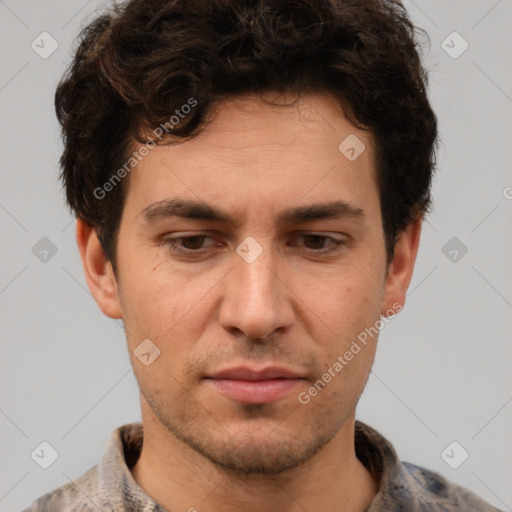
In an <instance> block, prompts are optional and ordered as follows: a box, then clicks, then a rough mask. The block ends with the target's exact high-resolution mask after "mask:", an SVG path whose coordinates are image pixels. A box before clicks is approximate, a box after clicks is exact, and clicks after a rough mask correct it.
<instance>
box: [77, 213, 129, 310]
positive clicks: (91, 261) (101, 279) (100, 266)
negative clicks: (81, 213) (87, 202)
mask: <svg viewBox="0 0 512 512" xmlns="http://www.w3.org/2000/svg"><path fill="white" fill-rule="evenodd" d="M76 242H77V244H78V250H79V251H80V257H81V259H82V266H83V268H84V274H85V279H86V281H87V285H88V286H89V290H91V293H92V296H93V297H94V299H95V300H96V302H97V304H98V306H99V308H100V309H101V311H102V312H103V314H104V315H106V316H108V317H110V318H122V317H123V315H122V312H121V305H120V301H119V296H118V288H117V283H116V279H115V276H114V271H113V269H112V264H111V263H110V261H108V260H107V258H106V256H105V253H104V251H103V248H102V247H101V244H100V241H99V239H98V236H97V234H96V230H95V229H94V228H93V227H92V226H90V225H89V224H87V223H86V222H84V221H82V220H80V219H77V221H76Z"/></svg>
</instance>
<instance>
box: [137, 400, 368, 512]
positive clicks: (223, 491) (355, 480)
mask: <svg viewBox="0 0 512 512" xmlns="http://www.w3.org/2000/svg"><path fill="white" fill-rule="evenodd" d="M142 413H143V414H142V418H143V425H144V442H143V448H142V452H141V455H140V457H139V459H138V461H137V463H136V464H135V466H134V467H133V468H132V469H131V471H132V474H133V477H134V479H135V480H136V482H137V483H138V485H139V486H140V487H142V489H144V491H145V492H146V494H147V495H148V496H150V497H151V498H152V499H154V500H155V501H156V502H157V503H159V504H160V505H161V506H163V507H164V508H166V509H168V510H186V511H189V512H194V511H201V510H208V511H209V512H220V511H222V512H231V511H238V510H241V509H242V510H244V511H246V512H256V511H261V510H280V511H283V512H299V511H300V512H303V511H304V510H308V511H310V512H315V511H318V512H320V511H322V512H325V511H335V510H343V511H344V512H363V511H365V510H366V509H367V508H368V506H369V505H370V503H371V502H372V500H373V498H374V496H375V494H376V493H377V490H378V483H377V481H376V479H375V478H374V477H373V476H372V475H371V474H370V472H369V471H368V470H367V469H366V468H365V467H364V465H363V464H362V463H361V462H360V461H359V459H358V458H357V456H356V453H355V446H354V416H353V415H352V416H351V417H350V418H347V420H346V421H345V422H344V423H343V425H342V426H341V428H340V430H339V431H338V433H337V434H336V436H335V437H334V438H333V439H332V440H331V442H330V443H328V444H327V445H326V446H325V447H324V448H323V449H322V450H321V451H320V452H319V453H317V454H316V455H315V456H314V457H312V458H311V459H309V460H308V461H307V462H305V463H304V464H302V465H301V466H299V467H297V468H294V469H292V470H288V471H285V472H283V473H281V474H279V475H261V474H257V475H254V474H253V475H240V474H233V473H231V472H227V471H226V470H224V469H222V468H219V467H217V466H216V465H215V464H213V463H212V462H210V461H209V460H207V459H205V458H204V457H203V456H202V455H200V454H198V453H197V452H195V451H194V450H193V449H192V448H190V447H189V446H188V445H186V444H184V443H183V442H181V441H180V440H178V439H176V438H175V437H174V436H173V435H172V434H170V433H169V432H168V431H167V430H166V429H165V428H164V426H163V425H162V424H161V423H160V422H159V421H158V420H157V419H156V418H155V417H154V416H153V415H152V414H151V411H150V410H148V408H146V407H143V408H142Z"/></svg>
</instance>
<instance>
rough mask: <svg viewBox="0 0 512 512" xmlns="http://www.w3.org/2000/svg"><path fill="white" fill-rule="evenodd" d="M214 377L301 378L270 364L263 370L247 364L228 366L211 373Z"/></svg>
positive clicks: (241, 378)
mask: <svg viewBox="0 0 512 512" xmlns="http://www.w3.org/2000/svg"><path fill="white" fill-rule="evenodd" d="M209 378H212V379H236V380H272V379H300V378H302V377H301V376H300V375H299V374H298V373H295V372H293V371H292V370H288V369H287V368H282V367H278V366H269V367H267V368H263V369H261V370H255V369H251V368H248V367H246V366H237V367H235V368H228V369H226V370H222V371H219V372H217V373H214V374H213V375H211V377H209Z"/></svg>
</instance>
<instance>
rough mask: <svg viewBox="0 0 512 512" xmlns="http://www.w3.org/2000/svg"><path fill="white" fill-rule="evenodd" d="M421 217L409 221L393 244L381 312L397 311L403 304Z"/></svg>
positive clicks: (412, 264)
mask: <svg viewBox="0 0 512 512" xmlns="http://www.w3.org/2000/svg"><path fill="white" fill-rule="evenodd" d="M422 220H423V218H422V217H420V218H418V219H417V220H415V221H413V222H411V223H410V224H409V225H408V226H407V228H406V229H405V230H404V231H403V232H402V234H401V236H400V238H399V239H398V240H397V242H396V244H395V250H394V252H393V261H392V262H391V263H390V264H389V268H388V276H387V278H386V284H385V294H384V301H383V303H382V310H381V314H382V315H385V314H386V312H388V314H389V312H390V310H392V311H396V312H398V311H399V310H400V309H402V307H403V306H404V304H405V296H406V294H407V289H408V288H409V284H410V282H411V278H412V272H413V270H414V263H415V262H416V255H417V254H418V247H419V245H420V234H421V223H422Z"/></svg>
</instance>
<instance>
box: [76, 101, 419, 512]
mask: <svg viewBox="0 0 512 512" xmlns="http://www.w3.org/2000/svg"><path fill="white" fill-rule="evenodd" d="M283 98H284V97H283ZM283 98H281V100H280V101H281V102H282V103H284V102H283V101H282V99H283ZM272 99H276V98H275V97H273V98H272ZM284 99H285V100H286V99H288V100H289V99H290V98H284ZM212 119H213V120H212V122H211V123H210V124H209V125H208V127H207V128H206V129H205V130H204V131H203V132H202V133H201V134H200V135H199V136H198V137H196V138H194V139H191V140H190V141H187V142H185V143H183V144H179V145H173V146H159V147H156V148H155V149H152V150H151V151H150V152H149V154H148V155H147V156H146V157H145V158H144V159H143V160H142V161H141V162H140V163H139V164H138V165H137V167H136V168H135V169H134V170H133V171H132V173H131V174H130V176H129V180H130V186H129V190H128V194H127V198H126V203H125V207H124V210H123V215H122V220H121V225H120V231H119V239H118V246H117V255H118V269H117V270H118V275H117V278H116V277H115V275H114V273H113V269H112V266H111V264H110V262H108V261H106V259H105V255H104V253H103V250H102V248H101V245H100V244H99V241H98V238H97V236H96V233H95V231H94V229H92V228H91V227H90V226H88V225H87V224H85V223H83V222H81V221H78V222H77V242H78V246H79V249H80V254H81V258H82V263H83V267H84V271H85V276H86V279H87V282H88V285H89V288H90V289H91V292H92V294H93V296H94V297H95V299H96V301H97V303H98V305H99V307H100V308H101V310H102V311H103V313H104V314H105V315H107V316H109V317H111V318H123V321H124V324H125V327H126V333H127V343H128V348H129V352H130V357H131V360H132V365H133V369H134V372H135V376H136V378H137V381H138V383H139V386H140V391H141V394H140V396H141V409H142V421H143V425H144V446H143V449H142V453H141V456H140V458H139V460H138V462H137V464H136V465H135V466H134V467H133V468H132V474H133V476H134V478H135V480H136V481H137V482H138V484H139V485H140V486H141V487H142V488H143V489H144V490H145V491H146V493H147V494H148V495H149V496H151V497H152V498H153V499H155V500H156V501H157V502H158V503H160V504H161V505H162V506H164V507H166V508H168V509H170V510H184V511H186V510H190V511H192V510H198V511H201V510H208V511H211V512H216V511H223V512H226V511H228V512H229V511H235V510H240V509H242V510H245V511H248V512H251V511H261V510H282V511H286V512H294V511H299V510H300V511H303V510H308V511H310V512H315V511H334V510H344V511H346V512H352V511H353V512H356V511H361V512H362V511H364V510H365V509H366V507H367V506H368V505H369V504H370V503H371V501H372V499H373V497H374V496H375V494H376V492H377V491H378V484H379V482H378V481H377V479H376V478H375V476H373V475H371V474H370V473H369V472H368V471H367V469H366V468H365V467H364V466H363V465H362V464H361V462H360V461H359V460H358V458H357V456H356V453H355V448H354V421H355V409H356V404H357V402H358V399H359V397H360V395H361V393H362V391H363V389H364V386H365V384H366V381H367V379H368V375H369V372H370V370H371V366H372V363H373V359H374V355H375V349H376V342H377V337H374V338H373V339H372V340H371V341H370V342H369V343H368V344H367V345H366V346H365V347H364V348H363V349H362V350H361V351H360V352H359V353H358V354H357V355H355V356H354V357H353V359H352V360H351V361H350V362H348V364H347V365H346V366H344V368H343V370H342V371H341V372H339V373H338V374H336V377H334V378H332V380H331V381H330V382H329V383H328V384H327V385H326V386H325V387H324V388H323V389H322V390H321V391H320V392H318V394H317V395H316V396H314V397H312V398H311V401H310V402H309V403H308V404H305V405H303V404H301V403H300V402H299V401H298V399H297V397H298V394H299V393H300V392H304V391H307V390H308V389H309V388H310V387H311V386H312V385H313V383H314V382H316V381H317V380H318V379H319V378H320V377H321V376H322V374H323V373H324V372H326V371H327V370H328V368H329V367H332V365H333V363H334V362H335V361H336V360H337V357H338V356H339V355H343V354H344V353H345V352H346V351H347V350H348V349H349V347H350V345H351V343H352V342H353V340H355V339H356V337H357V335H358V334H359V333H361V332H362V331H364V329H365V328H368V327H370V326H373V325H375V323H376V322H377V321H378V320H379V318H380V315H381V314H383V315H384V314H386V312H388V314H389V310H390V309H391V308H393V307H395V308H396V304H399V305H403V304H404V303H405V294H406V291H407V288H408V286H409V283H410V280H411V276H412V272H413V267H414V262H415V259H416V254H417V250H418V245H419V238H420V231H421V219H418V220H416V221H414V222H412V223H411V224H410V225H409V227H408V228H407V229H406V230H405V231H404V232H403V233H402V236H401V237H400V239H399V241H398V243H397V245H396V247H395V252H394V258H393V261H392V262H391V263H389V264H387V262H386V254H385V244H384V233H383V230H382V218H381V212H380V203H379V195H378V188H377V184H376V181H375V153H374V149H373V144H372V139H371V135H370V134H369V133H367V132H361V131H359V130H357V129H356V128H355V127H353V126H352V125H351V124H350V123H349V122H348V121H347V119H346V118H345V116H344V115H343V113H342V111H341V109H340V107H339V105H338V104H337V103H336V102H335V100H334V99H333V98H331V97H329V96H326V95H320V94H315V95H307V96H304V97H303V98H302V99H301V100H300V101H299V102H298V103H296V104H295V105H292V106H279V107H275V106H270V105H268V104H266V103H264V102H262V101H261V99H259V98H258V97H256V96H243V97H238V98H236V99H234V98H231V99H229V100H227V101H226V102H224V103H223V104H222V105H220V108H218V109H217V111H216V114H215V116H213V118H212ZM349 134H356V135H357V137H359V139H360V140H362V141H363V142H364V144H365V145H366V150H365V151H364V152H363V153H362V154H361V155H360V156H359V157H358V158H357V159H356V160H355V161H349V160H348V159H347V158H346V157H345V156H344V155H343V154H342V153H341V152H340V151H339V150H338V145H339V144H340V143H341V142H342V141H343V140H344V139H345V137H347V136H348V135H349ZM167 198H180V199H185V200H193V201H199V202H202V203H208V204H209V205H213V206H216V207H219V208H222V209H223V210H224V211H225V212H226V213H228V214H230V215H232V216H234V218H235V219H236V221H237V225H236V226H235V225H232V224H230V223H226V222H223V221H211V220H203V219H187V218H179V217H176V216H174V217H165V218H159V219H158V220H157V221H156V222H154V223H152V224H148V223H145V221H144V217H143V215H142V214H141V212H142V211H143V210H145V209H147V208H148V207H149V206H150V205H152V204H154V203H156V202H158V201H162V200H164V199H167ZM331 201H345V202H347V203H350V204H351V205H352V206H354V207H357V208H360V209H362V210H363V211H364V216H362V217H341V218H326V219H316V220H308V221H306V222H302V223H300V224H292V223H278V222H276V220H275V219H276V217H277V216H278V214H279V213H280V212H282V211H283V210H285V209H286V208H293V207H297V206H306V205H311V204H319V203H326V202H331ZM308 234H309V235H311V234H314V235H315V234H316V235H321V236H324V237H329V236H331V237H333V238H336V239H338V240H344V241H345V244H343V245H340V246H334V249H335V250H334V251H333V252H332V253H330V254H322V253H321V250H325V248H331V247H333V246H332V241H331V240H330V239H329V238H320V239H319V238H315V237H313V238H311V237H307V236H305V235H308ZM193 235H207V237H206V238H204V239H189V240H188V242H185V245H183V243H184V242H183V240H182V241H181V242H180V243H181V246H180V243H176V242H179V241H175V242H174V247H175V248H176V246H178V247H181V248H185V250H186V248H189V249H190V248H192V250H194V249H197V248H200V250H201V251H202V252H201V253H200V255H199V256H197V255H192V256H191V255H183V254H181V253H176V252H173V251H172V249H171V246H170V245H169V244H167V245H166V244H164V243H160V244H159V241H160V242H161V241H162V240H163V239H165V238H167V239H168V238H169V237H170V236H172V237H178V236H193ZM249 236H250V237H252V238H253V239H254V240H256V241H257V243H258V244H259V245H260V247H261V248H262V251H263V252H262V253H261V254H260V255H259V256H258V257H257V258H256V259H255V261H253V262H252V263H248V262H246V261H245V260H244V259H242V258H241V257H240V256H239V254H237V252H236V251H235V249H236V248H237V246H239V245H240V243H241V242H242V241H243V240H244V239H245V238H246V237H249ZM190 242H192V243H190ZM178 250H179V249H178ZM145 339H150V340H151V341H152V342H153V343H154V345H156V346H157V347H158V348H159V350H160V356H159V357H157V358H156V359H155V360H154V361H153V362H152V363H151V364H150V365H149V366H145V365H144V364H142V363H141V362H140V361H139V360H138V359H137V358H136V357H135V356H134V350H135V349H136V348H137V346H138V345H139V344H140V343H141V342H142V340H145ZM271 364H274V365H280V366H285V367H287V368H290V369H292V370H294V371H296V372H298V373H300V375H301V376H303V377H304V380H302V381H300V382H299V383H298V384H297V385H296V387H294V388H293V390H292V391H290V392H289V393H288V394H287V395H285V396H284V397H282V398H280V399H279V400H277V401H275V402H272V403H267V404H243V403H239V402H237V401H234V400H232V399H231V398H228V397H226V396H224V395H222V394H221V393H219V391H218V390H217V389H216V388H215V386H212V385H211V381H209V380H207V379H204V377H205V376H206V375H211V373H212V372H215V371H217V370H220V369H225V368H227V367H233V366H238V365H247V366H250V367H252V368H256V369H260V368H264V367H266V366H269V365H271Z"/></svg>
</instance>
